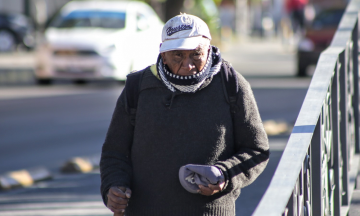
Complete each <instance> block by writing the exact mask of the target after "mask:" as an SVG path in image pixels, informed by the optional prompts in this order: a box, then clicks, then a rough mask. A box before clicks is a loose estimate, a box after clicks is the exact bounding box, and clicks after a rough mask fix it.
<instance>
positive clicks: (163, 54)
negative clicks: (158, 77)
mask: <svg viewBox="0 0 360 216" xmlns="http://www.w3.org/2000/svg"><path fill="white" fill-rule="evenodd" d="M160 55H161V58H162V60H163V63H164V64H166V57H165V53H164V52H163V53H160Z"/></svg>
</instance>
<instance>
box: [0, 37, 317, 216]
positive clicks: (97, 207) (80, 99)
mask: <svg viewBox="0 0 360 216" xmlns="http://www.w3.org/2000/svg"><path fill="white" fill-rule="evenodd" d="M252 47H253V48H252ZM250 51H251V52H250ZM259 53H261V55H260V54H259ZM223 57H224V58H226V59H228V60H230V61H231V62H232V63H233V65H234V67H235V68H236V69H237V70H239V71H242V72H243V74H244V75H245V76H246V77H247V79H248V80H249V82H250V83H251V85H252V87H253V91H254V95H255V97H256V100H257V102H258V106H259V110H260V114H261V116H262V118H263V120H264V121H266V120H270V119H272V120H276V121H285V122H287V123H289V124H293V123H294V121H295V119H296V117H297V113H298V111H299V110H300V106H301V104H302V100H303V99H304V96H305V94H306V88H307V86H308V85H309V82H310V79H309V78H305V79H297V78H294V77H293V74H294V71H293V66H292V63H293V55H292V53H288V52H285V51H283V50H282V49H281V47H279V45H278V44H273V43H269V42H266V43H264V42H261V41H256V42H252V43H247V44H237V45H234V46H233V48H232V49H229V50H227V52H226V53H225V54H224V55H223ZM259 57H261V58H259ZM250 60H251V61H250ZM273 62H277V64H273ZM281 62H282V63H283V64H280V63H281ZM276 67H278V69H276ZM261 68H262V69H261ZM264 70H265V71H266V74H265V73H264V72H263V71H264ZM122 88H123V86H121V85H119V84H118V83H93V84H89V85H85V86H75V85H72V84H69V83H56V84H55V85H54V86H49V87H37V86H33V85H31V84H29V85H25V86H20V87H19V86H12V87H7V88H0V118H1V121H0V137H1V139H0V155H1V157H0V174H1V173H4V172H7V171H11V170H17V169H23V168H32V167H37V166H45V167H47V168H50V169H51V170H52V171H53V172H54V173H55V176H54V180H51V181H44V182H40V183H37V184H35V185H33V186H31V187H29V188H22V189H16V190H11V191H5V192H0V215H111V214H110V213H109V211H108V210H107V209H106V208H105V207H104V206H103V204H102V201H101V198H100V195H99V173H98V171H96V170H95V171H94V172H92V173H87V174H72V175H68V174H67V175H66V174H61V173H60V172H59V171H58V170H59V167H60V166H61V165H62V164H63V162H64V161H66V160H67V159H69V158H71V157H73V156H89V155H93V154H98V153H99V152H100V149H101V145H102V142H103V139H104V136H105V133H106V129H107V127H108V124H109V121H110V118H111V114H112V110H113V108H114V105H115V101H116V99H117V97H118V95H119V93H120V92H121V90H122ZM287 138H288V136H287V134H283V135H280V136H275V137H270V146H271V157H270V163H269V165H268V167H267V168H266V170H265V171H264V173H263V174H262V175H261V176H260V177H259V178H258V179H257V180H256V181H255V182H254V183H253V184H252V185H250V186H248V187H246V188H244V189H243V190H242V193H241V196H240V198H239V199H238V200H237V206H236V207H237V208H236V211H237V215H241V216H249V215H251V213H252V212H253V210H254V208H255V207H256V204H257V202H258V201H259V200H260V198H261V196H262V194H263V193H264V191H265V189H266V187H267V186H268V184H269V182H270V179H271V176H272V174H273V173H274V170H275V168H276V165H277V162H278V161H279V159H280V156H281V154H282V150H283V149H284V146H285V144H286V140H287Z"/></svg>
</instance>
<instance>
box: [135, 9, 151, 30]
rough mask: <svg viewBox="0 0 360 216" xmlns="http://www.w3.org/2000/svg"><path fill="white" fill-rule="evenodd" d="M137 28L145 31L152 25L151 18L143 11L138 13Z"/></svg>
mask: <svg viewBox="0 0 360 216" xmlns="http://www.w3.org/2000/svg"><path fill="white" fill-rule="evenodd" d="M136 22H137V30H138V31H143V30H146V29H148V28H149V27H150V25H149V18H148V17H147V16H145V15H144V14H142V13H137V14H136Z"/></svg>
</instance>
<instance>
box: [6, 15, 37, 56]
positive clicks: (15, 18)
mask: <svg viewBox="0 0 360 216" xmlns="http://www.w3.org/2000/svg"><path fill="white" fill-rule="evenodd" d="M34 45H35V39H34V28H33V25H32V22H31V21H30V20H29V18H28V17H26V16H25V15H23V14H17V13H5V12H1V13H0V52H10V51H14V50H15V49H16V48H17V47H19V46H23V47H25V48H27V49H32V48H33V47H34Z"/></svg>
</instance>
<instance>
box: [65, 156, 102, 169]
mask: <svg viewBox="0 0 360 216" xmlns="http://www.w3.org/2000/svg"><path fill="white" fill-rule="evenodd" d="M99 163H100V155H94V156H91V157H74V158H72V159H70V160H68V161H66V162H65V164H64V165H63V166H62V167H61V169H60V170H61V172H63V173H87V172H91V171H93V170H94V169H96V168H99Z"/></svg>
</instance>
